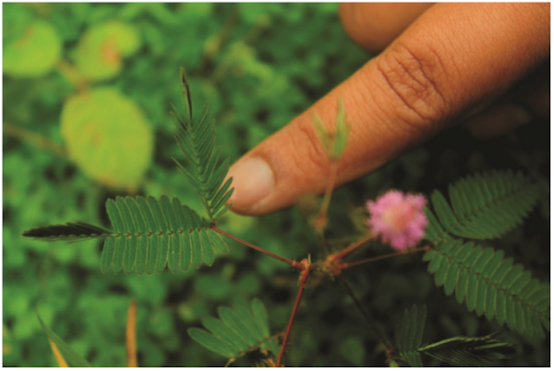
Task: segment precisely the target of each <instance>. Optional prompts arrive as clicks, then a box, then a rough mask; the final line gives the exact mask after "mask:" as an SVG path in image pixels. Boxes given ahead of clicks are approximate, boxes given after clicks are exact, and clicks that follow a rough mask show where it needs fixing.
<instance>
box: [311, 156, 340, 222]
mask: <svg viewBox="0 0 554 371" xmlns="http://www.w3.org/2000/svg"><path fill="white" fill-rule="evenodd" d="M337 168H338V167H337V161H336V160H331V165H330V171H329V172H330V174H329V181H328V182H327V186H326V188H325V195H324V196H323V202H322V203H321V207H320V208H319V214H318V215H317V218H316V220H315V222H314V227H315V228H316V230H318V231H321V233H323V230H324V229H325V226H326V225H327V210H328V209H329V204H330V203H331V195H332V194H333V189H334V188H335V182H336V180H337Z"/></svg>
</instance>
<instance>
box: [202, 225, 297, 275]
mask: <svg viewBox="0 0 554 371" xmlns="http://www.w3.org/2000/svg"><path fill="white" fill-rule="evenodd" d="M211 229H212V230H213V231H214V232H217V233H219V234H222V235H224V236H225V237H229V238H230V239H232V240H235V241H237V242H239V243H241V244H243V245H245V246H248V247H250V248H253V249H254V250H257V251H259V252H261V253H264V254H266V255H269V256H271V257H272V258H274V259H277V260H280V261H282V262H285V263H287V264H288V265H290V266H292V267H294V268H297V269H300V270H304V265H303V264H302V263H299V262H295V261H294V260H290V259H287V258H284V257H282V256H281V255H277V254H274V253H272V252H271V251H267V250H266V249H262V248H261V247H259V246H256V245H254V244H251V243H250V242H247V241H244V240H241V239H240V238H238V237H236V236H233V235H232V234H230V233H227V232H225V231H224V230H221V229H219V228H218V227H216V226H215V225H214V226H212V227H211Z"/></svg>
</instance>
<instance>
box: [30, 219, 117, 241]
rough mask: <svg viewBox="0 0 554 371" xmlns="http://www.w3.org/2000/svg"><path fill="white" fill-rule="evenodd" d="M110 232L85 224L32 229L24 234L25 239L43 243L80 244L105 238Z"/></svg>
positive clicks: (77, 223)
mask: <svg viewBox="0 0 554 371" xmlns="http://www.w3.org/2000/svg"><path fill="white" fill-rule="evenodd" d="M109 234H110V231H109V230H107V229H104V228H101V227H97V226H95V225H92V224H88V223H84V222H75V223H66V224H55V225H49V226H47V227H38V228H32V229H29V230H27V231H25V232H23V234H22V235H23V236H24V237H30V238H34V239H37V240H42V241H68V242H78V241H84V240H90V239H94V238H105V237H107V236H108V235H109Z"/></svg>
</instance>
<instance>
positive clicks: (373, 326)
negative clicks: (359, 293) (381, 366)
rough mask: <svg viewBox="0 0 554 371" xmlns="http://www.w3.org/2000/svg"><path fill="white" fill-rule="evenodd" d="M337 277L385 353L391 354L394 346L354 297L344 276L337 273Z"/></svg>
mask: <svg viewBox="0 0 554 371" xmlns="http://www.w3.org/2000/svg"><path fill="white" fill-rule="evenodd" d="M336 277H337V278H338V280H339V281H340V283H341V284H342V286H343V287H344V289H345V290H346V292H347V293H348V295H350V297H351V298H352V300H353V301H354V304H356V307H358V310H359V311H360V313H361V314H362V316H363V317H364V318H365V320H366V322H367V324H368V325H369V327H371V329H372V330H373V331H374V332H375V334H376V335H377V337H378V338H379V339H380V340H381V342H382V343H383V345H384V346H385V348H386V349H387V354H391V353H392V352H394V347H393V346H391V345H390V344H389V343H388V342H387V340H386V339H385V337H384V336H383V334H381V331H379V329H378V328H377V326H376V325H375V323H374V322H373V320H372V319H371V316H370V315H369V313H368V312H367V311H366V310H365V308H364V306H363V305H362V303H360V301H359V300H358V298H357V297H356V295H355V294H354V291H352V289H351V288H350V286H349V285H348V283H346V281H345V280H344V278H342V276H341V275H340V274H339V275H337V276H336Z"/></svg>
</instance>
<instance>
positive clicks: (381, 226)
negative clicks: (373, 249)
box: [367, 191, 427, 251]
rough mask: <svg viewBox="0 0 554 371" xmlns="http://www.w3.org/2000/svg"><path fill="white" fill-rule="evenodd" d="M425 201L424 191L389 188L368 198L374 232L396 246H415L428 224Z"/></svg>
mask: <svg viewBox="0 0 554 371" xmlns="http://www.w3.org/2000/svg"><path fill="white" fill-rule="evenodd" d="M426 203H427V200H426V199H425V197H423V196H422V195H412V194H404V193H402V192H400V191H388V192H387V193H385V194H383V195H382V196H381V197H379V198H378V199H377V200H376V201H375V202H373V201H368V202H367V209H368V211H369V213H370V218H369V220H368V225H369V227H370V229H371V232H372V233H373V234H375V235H378V236H380V237H381V240H382V241H383V242H385V243H389V244H390V245H391V246H392V248H393V249H395V250H399V251H400V250H404V249H407V248H410V247H413V246H415V245H416V244H417V243H418V241H419V240H421V239H422V238H423V235H424V233H425V227H426V226H427V217H426V216H425V212H424V211H423V208H424V207H425V204H426Z"/></svg>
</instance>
